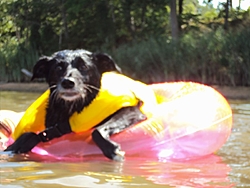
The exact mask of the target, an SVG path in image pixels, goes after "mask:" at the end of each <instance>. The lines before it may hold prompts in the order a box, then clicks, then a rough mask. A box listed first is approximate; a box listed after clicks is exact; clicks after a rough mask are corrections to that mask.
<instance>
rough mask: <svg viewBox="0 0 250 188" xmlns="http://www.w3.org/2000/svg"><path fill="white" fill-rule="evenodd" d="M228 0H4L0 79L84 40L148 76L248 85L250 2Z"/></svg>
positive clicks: (14, 77)
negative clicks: (242, 3) (214, 5)
mask: <svg viewBox="0 0 250 188" xmlns="http://www.w3.org/2000/svg"><path fill="white" fill-rule="evenodd" d="M245 1H246V0H239V1H237V2H238V6H236V7H235V1H234V6H232V5H233V4H232V0H224V1H223V0H221V1H219V4H218V6H216V7H213V1H212V0H205V1H204V4H202V5H201V4H199V1H198V0H157V1H155V0H144V1H133V0H92V1H89V0H55V1H50V0H2V1H1V3H0V36H1V37H0V67H1V68H0V81H1V82H13V81H14V82H21V81H27V80H28V79H27V78H26V77H25V75H24V74H22V73H21V69H22V68H25V69H27V70H30V71H31V70H32V67H33V65H34V64H35V62H36V61H37V59H38V58H39V56H41V55H50V54H51V53H53V52H55V51H58V50H61V49H78V48H84V49H87V50H90V51H93V52H96V51H102V52H106V53H109V54H110V55H112V56H113V58H114V59H115V61H116V62H117V63H118V64H119V66H120V67H122V69H123V71H124V73H125V74H127V75H129V76H130V77H132V78H135V79H139V80H141V81H144V82H146V83H152V82H161V81H177V80H183V81H188V80H191V81H198V82H202V83H205V84H210V85H211V84H216V85H228V86H249V85H250V50H249V49H250V27H249V26H250V9H249V7H248V8H247V7H242V6H241V2H245Z"/></svg>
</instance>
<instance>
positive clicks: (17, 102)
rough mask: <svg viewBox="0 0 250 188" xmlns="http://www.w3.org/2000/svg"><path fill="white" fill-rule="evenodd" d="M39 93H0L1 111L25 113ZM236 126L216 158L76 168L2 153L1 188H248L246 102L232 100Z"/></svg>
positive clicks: (249, 118) (97, 162) (99, 161)
mask: <svg viewBox="0 0 250 188" xmlns="http://www.w3.org/2000/svg"><path fill="white" fill-rule="evenodd" d="M39 95H40V94H38V93H20V92H0V110H3V109H9V110H16V111H23V110H25V109H26V108H27V107H28V106H29V104H31V103H32V101H34V100H35V99H36V98H37V97H38V96H39ZM230 105H231V107H232V109H233V117H234V125H233V131H232V134H231V136H230V138H229V140H228V141H227V143H226V144H225V145H224V146H223V147H222V148H221V149H220V150H219V151H218V153H217V154H216V155H211V156H208V157H204V158H202V159H200V160H195V161H187V162H159V161H145V160H143V161H141V160H140V159H136V158H130V159H126V161H124V162H122V163H119V162H113V161H108V160H106V159H104V158H103V157H102V156H100V157H97V158H94V159H91V160H83V161H82V162H77V163H66V162H36V161H30V160H29V158H28V156H25V155H24V156H10V155H7V154H4V153H0V188H2V187H7V188H19V187H33V188H36V187H38V188H39V187H45V186H47V187H52V188H53V187H90V188H92V187H94V188H99V187H101V188H103V187H114V188H116V187H117V188H132V187H181V188H189V187H211V188H212V187H250V164H249V163H250V137H249V134H250V101H236V100H234V101H230Z"/></svg>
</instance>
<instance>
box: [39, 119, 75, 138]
mask: <svg viewBox="0 0 250 188" xmlns="http://www.w3.org/2000/svg"><path fill="white" fill-rule="evenodd" d="M70 132H72V130H71V128H70V125H69V123H65V124H60V125H58V124H55V125H54V126H52V127H48V128H46V129H45V130H44V131H42V132H40V133H39V134H38V136H39V138H40V139H41V141H42V142H48V141H50V140H52V139H53V138H58V137H61V136H62V135H64V134H68V133H70Z"/></svg>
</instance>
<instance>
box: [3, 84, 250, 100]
mask: <svg viewBox="0 0 250 188" xmlns="http://www.w3.org/2000/svg"><path fill="white" fill-rule="evenodd" d="M212 87H213V88H215V89H216V90H218V91H219V92H220V93H221V94H222V95H224V96H225V97H226V98H227V99H239V100H250V87H243V86H237V87H229V86H212ZM47 88H48V86H47V84H46V83H40V82H39V83H38V82H37V83H0V91H20V92H41V93H42V92H44V91H45V90H46V89H47Z"/></svg>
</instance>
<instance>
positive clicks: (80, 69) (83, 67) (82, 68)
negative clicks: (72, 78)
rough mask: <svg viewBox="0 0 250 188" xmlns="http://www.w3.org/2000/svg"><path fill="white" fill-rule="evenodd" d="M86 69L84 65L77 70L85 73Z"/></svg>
mask: <svg viewBox="0 0 250 188" xmlns="http://www.w3.org/2000/svg"><path fill="white" fill-rule="evenodd" d="M87 69H88V67H87V65H84V64H82V65H80V66H79V67H78V70H79V71H86V70H87Z"/></svg>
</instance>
